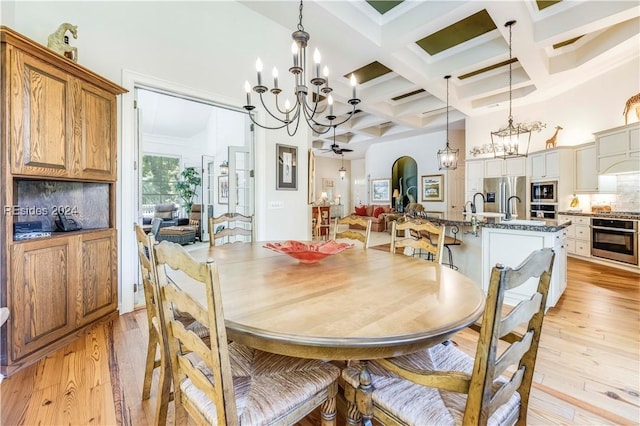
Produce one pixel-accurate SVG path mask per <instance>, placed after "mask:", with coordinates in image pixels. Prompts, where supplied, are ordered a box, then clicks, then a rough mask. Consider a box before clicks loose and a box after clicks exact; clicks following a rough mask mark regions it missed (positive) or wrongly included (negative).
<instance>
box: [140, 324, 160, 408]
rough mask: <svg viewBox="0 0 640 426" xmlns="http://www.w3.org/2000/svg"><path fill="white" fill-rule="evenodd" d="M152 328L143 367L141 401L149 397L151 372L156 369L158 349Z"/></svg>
mask: <svg viewBox="0 0 640 426" xmlns="http://www.w3.org/2000/svg"><path fill="white" fill-rule="evenodd" d="M156 333H157V331H156V329H155V328H154V327H150V328H149V343H148V347H147V360H146V362H145V366H144V382H143V384H142V400H146V399H149V397H150V396H151V382H152V381H153V370H154V369H155V368H156V351H157V349H158V343H159V340H158V335H157V334H156Z"/></svg>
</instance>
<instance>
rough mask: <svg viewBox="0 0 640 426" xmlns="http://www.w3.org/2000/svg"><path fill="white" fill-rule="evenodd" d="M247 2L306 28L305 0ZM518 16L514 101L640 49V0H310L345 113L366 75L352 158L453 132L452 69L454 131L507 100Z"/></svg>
mask: <svg viewBox="0 0 640 426" xmlns="http://www.w3.org/2000/svg"><path fill="white" fill-rule="evenodd" d="M241 3H242V4H244V5H245V6H246V7H248V8H250V9H252V10H253V11H255V12H257V13H259V14H261V15H263V16H264V17H265V18H268V19H270V20H273V21H274V22H276V23H278V24H280V25H282V26H283V27H285V28H288V29H291V31H292V32H293V31H294V30H295V29H296V25H297V23H298V13H299V10H298V2H296V1H241ZM509 20H516V21H517V23H516V25H514V26H513V36H512V37H513V43H512V48H513V60H512V67H513V104H514V106H519V105H526V104H528V103H536V102H540V101H544V100H545V99H549V98H550V97H553V96H556V95H558V94H560V93H562V92H563V91H566V90H568V89H570V88H572V87H575V86H577V85H579V84H582V83H584V82H585V81H587V80H589V79H591V78H593V77H595V76H597V75H600V74H602V73H606V72H607V71H609V70H611V69H614V68H616V67H618V66H620V65H621V64H623V63H625V62H627V61H629V60H631V59H633V58H637V57H638V56H639V55H640V5H639V3H638V2H637V1H635V0H633V1H615V0H612V1H609V0H605V1H595V0H589V1H577V0H575V1H574V0H572V1H567V0H565V1H541V0H539V1H530V0H526V1H482V0H473V1H462V0H460V1H453V0H445V1H431V0H429V1H427V0H425V1H364V0H352V1H335V0H332V1H311V0H307V1H305V3H304V9H303V25H304V28H305V30H306V31H307V32H309V33H310V35H311V39H310V42H309V45H310V48H311V51H313V49H314V48H315V47H317V48H318V49H320V50H321V53H322V59H323V64H326V65H328V66H329V67H330V70H331V75H332V76H337V77H332V82H333V83H332V85H333V87H334V93H333V94H334V99H335V100H336V105H335V106H334V111H335V113H336V114H343V115H344V114H347V113H348V112H350V111H351V107H350V106H349V105H347V104H346V100H347V99H348V98H350V97H351V96H350V95H351V91H350V90H351V89H350V87H349V85H348V78H347V77H348V76H350V75H351V73H355V74H356V77H357V78H358V81H359V83H360V84H359V87H358V97H359V98H360V99H362V103H361V104H359V105H358V110H357V112H356V115H355V116H354V117H353V119H351V120H350V121H349V122H347V123H346V124H344V125H342V126H340V127H339V128H338V129H337V131H336V141H337V142H338V143H339V144H340V146H341V147H343V148H351V149H353V150H354V152H352V153H350V154H346V155H345V158H346V159H349V158H362V157H363V156H364V152H365V151H366V149H367V148H368V147H369V146H370V144H372V143H377V142H383V141H392V140H397V139H399V138H405V137H410V136H415V135H420V134H424V133H428V132H432V131H436V130H442V129H444V127H445V125H446V119H445V114H446V82H445V79H444V76H445V75H448V74H450V75H451V76H452V78H451V80H450V89H449V99H450V105H451V109H450V112H449V116H450V128H456V127H458V128H462V127H463V126H464V122H463V120H464V118H465V117H466V116H470V117H473V116H478V115H482V114H486V113H487V112H490V111H496V110H500V109H506V108H507V107H508V99H509V90H508V89H509V78H508V71H509V66H508V63H509V43H508V41H509V30H508V28H507V27H505V25H504V24H505V23H506V22H507V21H509ZM265 37H269V35H268V34H265ZM273 43H274V44H281V45H282V49H287V48H288V46H290V42H288V41H286V40H285V41H283V40H274V41H273ZM284 66H286V64H283V67H284ZM331 139H332V132H329V133H327V134H326V135H315V137H314V146H315V147H323V146H324V147H328V145H329V144H330V141H331ZM327 155H332V154H331V153H328V154H327Z"/></svg>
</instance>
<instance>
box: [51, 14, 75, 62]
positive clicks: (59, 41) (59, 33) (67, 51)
mask: <svg viewBox="0 0 640 426" xmlns="http://www.w3.org/2000/svg"><path fill="white" fill-rule="evenodd" d="M67 31H69V32H70V33H71V35H72V36H73V38H78V26H77V25H71V24H69V23H67V22H65V23H64V24H61V25H60V26H59V27H58V29H57V30H56V32H54V33H52V34H51V35H50V36H49V40H48V42H47V47H48V48H49V49H51V50H53V51H54V52H56V53H58V54H60V55H62V56H64V57H65V58H68V59H71V60H72V61H73V62H78V48H77V47H74V46H71V45H69V37H67V36H66V35H65V34H66V33H67Z"/></svg>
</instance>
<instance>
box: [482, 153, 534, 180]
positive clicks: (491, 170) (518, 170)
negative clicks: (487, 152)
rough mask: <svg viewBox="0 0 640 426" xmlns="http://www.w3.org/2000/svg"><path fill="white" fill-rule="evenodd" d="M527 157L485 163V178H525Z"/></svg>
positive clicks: (499, 159)
mask: <svg viewBox="0 0 640 426" xmlns="http://www.w3.org/2000/svg"><path fill="white" fill-rule="evenodd" d="M525 158H526V157H515V158H508V159H502V158H492V159H489V160H485V162H484V176H485V177H501V176H525V175H526V173H527V168H526V160H525Z"/></svg>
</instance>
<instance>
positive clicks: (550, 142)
mask: <svg viewBox="0 0 640 426" xmlns="http://www.w3.org/2000/svg"><path fill="white" fill-rule="evenodd" d="M560 130H563V129H562V127H560V126H556V132H555V133H554V134H553V136H551V137H550V138H549V139H547V143H546V144H545V146H544V148H545V149H549V148H555V147H556V138H557V137H558V132H559V131H560Z"/></svg>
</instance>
